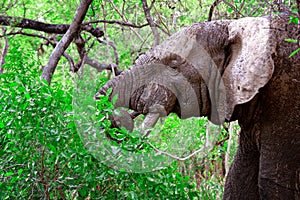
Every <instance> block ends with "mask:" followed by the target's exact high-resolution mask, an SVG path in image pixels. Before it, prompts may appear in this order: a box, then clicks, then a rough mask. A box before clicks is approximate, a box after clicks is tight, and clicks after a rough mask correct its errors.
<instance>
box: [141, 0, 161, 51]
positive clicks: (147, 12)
mask: <svg viewBox="0 0 300 200" xmlns="http://www.w3.org/2000/svg"><path fill="white" fill-rule="evenodd" d="M154 2H155V0H153V1H152V3H151V5H150V7H148V3H147V0H142V4H143V9H144V13H145V17H146V20H147V22H148V23H149V25H150V27H151V30H152V32H153V35H154V44H153V46H157V45H158V44H159V40H160V36H159V33H158V31H157V27H156V25H155V23H154V21H153V19H152V17H151V15H150V10H151V8H152V7H153V4H154Z"/></svg>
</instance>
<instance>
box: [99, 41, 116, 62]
mask: <svg viewBox="0 0 300 200" xmlns="http://www.w3.org/2000/svg"><path fill="white" fill-rule="evenodd" d="M98 42H99V43H102V44H105V45H109V46H111V47H112V48H113V50H114V55H115V63H116V65H117V66H118V65H119V54H118V52H117V48H116V45H115V43H114V42H113V41H107V42H106V41H102V40H100V39H98Z"/></svg>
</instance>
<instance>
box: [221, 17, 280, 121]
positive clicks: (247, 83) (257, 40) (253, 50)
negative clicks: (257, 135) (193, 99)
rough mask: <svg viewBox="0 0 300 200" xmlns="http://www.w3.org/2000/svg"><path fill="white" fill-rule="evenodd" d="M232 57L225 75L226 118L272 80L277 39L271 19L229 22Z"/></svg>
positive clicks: (245, 19) (247, 19)
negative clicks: (272, 28)
mask: <svg viewBox="0 0 300 200" xmlns="http://www.w3.org/2000/svg"><path fill="white" fill-rule="evenodd" d="M228 31H229V41H230V43H231V45H230V50H231V54H230V60H229V62H228V65H227V66H226V69H225V71H224V74H223V81H224V85H225V88H226V97H227V104H226V107H227V108H226V118H227V119H230V117H231V115H232V113H233V110H234V107H235V106H236V105H238V104H243V103H246V102H248V101H250V100H251V99H252V98H253V97H254V96H255V95H256V94H257V93H258V92H259V89H260V88H262V87H264V86H265V85H266V84H267V83H268V81H269V80H270V79H271V77H272V74H273V71H274V62H273V60H272V54H273V53H275V39H274V37H273V32H272V30H271V28H270V21H269V19H267V18H250V17H248V18H243V19H239V20H236V21H233V22H231V23H230V24H229V27H228Z"/></svg>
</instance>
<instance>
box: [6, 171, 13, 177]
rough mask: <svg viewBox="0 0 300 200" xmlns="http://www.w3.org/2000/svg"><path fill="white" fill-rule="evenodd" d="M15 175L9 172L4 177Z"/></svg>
mask: <svg viewBox="0 0 300 200" xmlns="http://www.w3.org/2000/svg"><path fill="white" fill-rule="evenodd" d="M13 174H14V172H7V173H5V174H4V176H6V177H7V176H11V175H13Z"/></svg>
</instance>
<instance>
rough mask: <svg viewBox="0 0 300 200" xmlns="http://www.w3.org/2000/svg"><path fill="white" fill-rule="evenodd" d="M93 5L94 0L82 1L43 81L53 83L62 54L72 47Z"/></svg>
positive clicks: (51, 58) (54, 52)
mask: <svg viewBox="0 0 300 200" xmlns="http://www.w3.org/2000/svg"><path fill="white" fill-rule="evenodd" d="M91 3H92V0H82V1H81V2H80V5H79V6H78V8H77V11H76V14H75V17H74V19H73V21H72V24H71V25H70V27H69V29H68V31H67V32H66V34H65V35H64V36H63V38H62V39H61V40H60V41H59V43H58V44H57V45H56V47H55V49H54V50H53V52H52V54H51V56H50V58H49V61H48V63H47V65H46V67H45V69H44V71H43V74H42V76H41V79H45V80H46V81H47V82H48V83H49V84H50V83H51V79H52V75H53V73H54V71H55V68H56V66H57V63H58V61H59V59H60V57H61V56H62V54H63V53H64V52H65V50H66V49H67V48H68V46H69V45H70V43H71V42H72V40H73V39H74V37H75V36H76V34H77V33H78V30H79V28H80V25H81V23H82V21H83V19H84V17H85V15H86V12H87V10H88V8H89V5H90V4H91Z"/></svg>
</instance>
